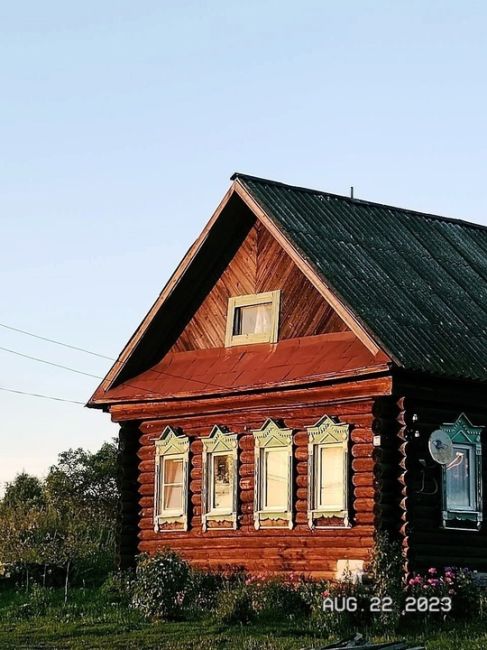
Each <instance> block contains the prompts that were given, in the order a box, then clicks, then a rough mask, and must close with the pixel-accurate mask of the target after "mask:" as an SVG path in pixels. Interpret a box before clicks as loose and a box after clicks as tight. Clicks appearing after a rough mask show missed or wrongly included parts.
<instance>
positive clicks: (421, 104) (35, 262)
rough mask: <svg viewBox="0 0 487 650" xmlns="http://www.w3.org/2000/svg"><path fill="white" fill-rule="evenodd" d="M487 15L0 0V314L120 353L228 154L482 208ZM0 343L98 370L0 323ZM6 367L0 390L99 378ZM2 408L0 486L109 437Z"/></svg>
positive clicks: (370, 5) (256, 166)
mask: <svg viewBox="0 0 487 650" xmlns="http://www.w3.org/2000/svg"><path fill="white" fill-rule="evenodd" d="M486 28H487V5H486V4H485V3H483V2H480V1H479V2H475V1H468V0H467V1H464V2H458V1H451V0H450V1H448V0H443V1H441V2H439V1H434V0H429V1H427V2H424V0H423V1H414V0H408V1H395V2H390V1H389V2H385V1H383V0H376V1H373V2H372V1H366V0H361V1H360V2H358V1H347V0H340V1H338V0H335V1H334V2H328V1H326V0H320V1H313V0H304V1H303V2H288V1H285V0H281V1H277V0H276V1H269V0H250V1H249V0H246V1H245V2H237V1H236V0H226V1H223V0H221V1H218V2H216V1H213V2H211V1H210V2H196V1H181V2H168V1H166V2H164V1H162V2H161V1H160V0H157V1H152V0H146V1H144V2H133V1H131V2H128V1H126V0H116V1H115V0H106V1H104V2H100V1H97V2H94V1H93V0H85V1H84V2H68V3H67V2H65V1H60V0H59V1H58V2H54V1H53V0H45V1H44V2H38V1H37V0H36V1H34V0H30V1H29V0H23V1H21V2H9V3H7V2H3V3H1V6H0V54H1V56H0V93H1V102H0V152H1V153H0V218H1V242H2V248H1V250H2V254H1V261H0V273H1V281H0V289H1V292H2V300H1V305H2V309H1V318H0V321H1V322H4V323H7V324H10V325H13V326H16V327H20V328H23V329H27V330H31V331H34V332H37V333H39V334H41V335H44V336H49V337H52V338H58V339H61V340H63V341H67V342H71V343H73V344H74V345H79V346H82V347H87V348H89V349H92V350H95V351H99V352H101V353H104V354H108V355H114V356H115V355H116V354H117V353H118V352H119V351H120V349H121V347H122V346H123V345H124V343H125V342H126V340H127V339H128V337H129V336H130V335H131V333H132V332H133V330H134V329H135V327H136V326H137V324H138V323H139V321H140V320H141V318H142V316H143V315H144V314H145V313H146V311H147V309H148V308H149V306H150V305H151V303H152V301H153V300H154V298H155V296H156V295H157V293H158V292H159V291H160V289H161V288H162V286H163V285H164V283H165V282H166V280H167V279H168V277H169V275H170V274H171V272H172V270H173V269H174V267H175V265H176V264H177V262H178V261H179V259H180V258H181V257H182V255H183V254H184V252H185V251H186V249H187V248H188V246H189V244H190V243H191V241H192V240H193V239H194V238H195V237H196V236H197V235H198V233H199V231H200V230H201V228H202V227H203V225H204V223H205V222H206V221H207V219H208V218H209V216H210V215H211V212H212V211H213V209H214V207H215V206H216V204H217V202H218V201H219V199H220V198H221V196H222V195H223V193H224V192H225V191H226V189H227V187H228V179H229V176H230V174H231V173H232V172H233V171H235V170H239V171H244V172H247V173H251V174H255V175H261V176H264V177H270V178H274V179H277V180H282V181H286V182H290V183H296V184H300V185H308V186H311V187H318V188H322V189H325V190H329V191H332V192H337V193H345V194H346V193H348V191H349V187H350V185H354V186H355V188H356V189H355V191H356V195H357V196H359V197H360V198H368V199H371V200H377V201H382V202H385V203H392V204H397V205H400V206H405V207H412V208H417V209H421V210H426V211H430V212H436V213H439V214H445V215H448V216H456V217H460V218H468V219H470V220H472V221H478V222H480V223H487V194H486V191H485V174H486V168H487V165H486V163H487V138H486V120H487V106H486V98H487V90H486V88H487V86H486V81H485V78H486V69H485V66H486V54H487V52H486V49H487V46H486V39H485V34H486ZM351 263H353V260H351ZM0 346H3V347H10V348H13V349H16V350H18V351H21V352H24V353H26V354H32V355H35V356H39V357H44V358H48V359H51V360H53V361H55V362H58V363H62V364H65V365H71V366H73V367H75V368H78V369H80V370H84V371H86V372H91V373H94V374H104V373H105V371H106V370H107V368H108V365H109V363H108V362H104V361H102V360H100V359H95V358H90V357H88V356H86V355H83V354H78V353H74V352H69V351H68V350H65V349H62V348H56V347H54V346H50V345H48V344H44V343H41V342H39V341H35V340H33V339H32V340H31V339H28V338H26V337H23V336H21V335H19V334H14V333H12V332H8V331H7V330H2V329H1V328H0ZM0 362H1V377H0V385H1V386H4V387H11V388H16V389H20V390H25V391H32V392H40V393H46V394H50V395H56V396H59V397H65V398H68V399H75V400H86V399H88V397H89V396H90V394H91V392H92V391H93V389H94V388H95V386H96V384H97V380H95V379H90V378H87V377H82V376H80V375H75V374H70V373H68V372H64V371H63V370H60V369H55V368H49V367H45V366H42V365H40V364H36V363H34V362H32V361H28V360H25V359H21V358H19V357H15V356H13V355H10V354H8V353H6V352H1V351H0ZM0 404H1V411H2V418H1V433H2V442H3V444H2V453H1V455H0V482H3V481H6V480H9V479H11V478H12V477H13V476H14V475H15V473H16V472H18V471H20V470H22V469H25V470H27V471H29V472H33V473H38V474H42V473H43V472H45V471H46V470H47V468H48V466H49V465H50V464H51V463H53V462H54V461H55V460H56V456H57V453H58V452H59V451H61V450H64V449H66V448H69V447H71V446H83V447H88V448H90V449H96V448H97V447H98V446H99V445H100V444H101V443H102V442H103V441H104V440H106V439H108V438H109V437H110V436H113V435H116V432H117V428H116V426H115V425H113V424H111V423H110V421H109V418H108V416H107V415H104V414H102V413H100V412H93V411H88V410H87V409H83V408H82V407H78V406H75V405H70V404H61V403H59V404H58V403H55V402H49V401H43V400H40V399H34V398H29V397H22V396H15V395H10V394H8V393H0Z"/></svg>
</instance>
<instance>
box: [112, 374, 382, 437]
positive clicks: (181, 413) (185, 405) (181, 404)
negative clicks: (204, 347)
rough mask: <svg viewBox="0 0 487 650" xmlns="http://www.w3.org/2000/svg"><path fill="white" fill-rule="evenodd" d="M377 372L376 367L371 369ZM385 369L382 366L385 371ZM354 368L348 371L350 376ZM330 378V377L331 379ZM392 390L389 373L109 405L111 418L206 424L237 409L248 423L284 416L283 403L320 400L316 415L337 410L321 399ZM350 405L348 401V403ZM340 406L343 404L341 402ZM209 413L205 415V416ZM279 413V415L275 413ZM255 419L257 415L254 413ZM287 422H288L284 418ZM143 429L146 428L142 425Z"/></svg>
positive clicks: (306, 404) (304, 406) (301, 406)
mask: <svg viewBox="0 0 487 650" xmlns="http://www.w3.org/2000/svg"><path fill="white" fill-rule="evenodd" d="M373 372H374V373H375V374H377V371H376V370H374V371H373ZM386 372H388V371H387V370H384V373H386ZM353 373H355V374H356V371H351V373H350V374H351V376H352V377H353ZM330 381H331V382H333V378H331V379H330ZM391 392H392V378H391V377H390V376H387V375H385V376H375V377H370V378H366V377H364V378H360V379H352V380H350V381H347V382H341V383H330V384H322V385H320V386H312V385H310V386H304V385H300V386H296V387H293V386H289V387H284V388H279V389H276V388H275V387H269V389H268V390H266V389H265V388H264V389H263V388H259V390H258V391H252V390H251V391H249V392H248V393H246V392H243V391H242V392H241V393H240V394H238V395H225V394H224V393H221V394H219V395H215V396H207V397H205V398H202V399H198V400H195V399H194V396H192V397H191V398H190V399H184V398H180V399H168V400H161V401H158V402H156V403H151V402H139V403H130V404H128V403H127V404H114V405H112V406H110V413H111V417H112V420H113V421H115V422H117V421H118V422H122V421H124V420H143V419H150V418H164V420H161V423H165V422H170V421H171V420H172V421H174V419H178V418H181V417H193V416H196V417H198V424H199V426H201V427H203V426H206V420H209V423H214V422H215V421H218V420H220V421H221V420H222V416H223V418H224V417H225V414H227V413H229V412H232V420H233V422H237V421H238V417H237V416H238V411H239V410H241V411H242V417H241V421H242V425H246V424H249V415H250V413H256V414H260V418H261V417H262V416H264V417H265V416H272V415H273V414H274V413H275V412H277V413H279V414H280V417H286V414H285V406H286V405H290V404H293V407H294V409H296V410H302V411H306V412H308V413H309V412H310V410H311V407H312V406H313V404H315V405H317V404H318V403H321V406H318V407H317V408H316V415H317V416H318V417H320V416H319V415H318V414H319V413H320V412H321V414H322V415H323V411H325V410H326V411H328V412H329V413H331V412H332V410H333V411H334V412H335V413H337V412H338V410H339V407H338V405H337V404H334V405H333V406H331V404H329V405H328V407H325V406H324V405H323V402H329V403H330V402H343V401H344V400H353V399H356V400H363V401H364V402H366V401H367V402H368V401H369V400H368V399H367V398H369V397H379V396H382V395H386V394H390V393H391ZM364 398H365V399H364ZM347 407H348V408H350V406H349V405H347ZM341 408H342V409H343V408H344V406H341ZM205 415H207V416H209V417H208V418H205V417H204V416H205ZM278 417H279V416H278ZM256 419H257V415H256ZM286 422H287V419H286ZM182 426H184V425H182ZM287 426H290V423H288V422H287ZM141 428H143V429H144V430H146V428H145V427H144V426H142V427H141Z"/></svg>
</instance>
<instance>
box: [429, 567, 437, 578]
mask: <svg viewBox="0 0 487 650" xmlns="http://www.w3.org/2000/svg"><path fill="white" fill-rule="evenodd" d="M428 573H429V574H430V576H434V575H435V573H438V572H437V570H436V569H435V567H434V566H432V567H431V569H428Z"/></svg>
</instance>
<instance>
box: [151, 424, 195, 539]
mask: <svg viewBox="0 0 487 650" xmlns="http://www.w3.org/2000/svg"><path fill="white" fill-rule="evenodd" d="M188 457H189V441H188V438H187V437H186V436H184V435H181V434H180V433H179V432H177V431H175V430H174V429H172V428H171V427H166V429H164V431H163V433H162V435H161V437H160V438H159V440H156V468H155V491H154V494H155V498H154V529H155V531H156V532H157V531H162V530H187V528H188V489H187V483H188Z"/></svg>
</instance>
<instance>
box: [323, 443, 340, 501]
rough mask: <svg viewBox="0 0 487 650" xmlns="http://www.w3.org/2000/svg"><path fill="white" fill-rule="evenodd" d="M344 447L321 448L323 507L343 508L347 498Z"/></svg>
mask: <svg viewBox="0 0 487 650" xmlns="http://www.w3.org/2000/svg"><path fill="white" fill-rule="evenodd" d="M344 465H345V464H344V458H343V448H342V447H321V449H320V469H321V476H320V487H319V490H320V493H319V505H320V506H321V507H327V508H330V507H334V506H338V507H339V508H343V504H344V501H345V499H344V496H345V467H344Z"/></svg>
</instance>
